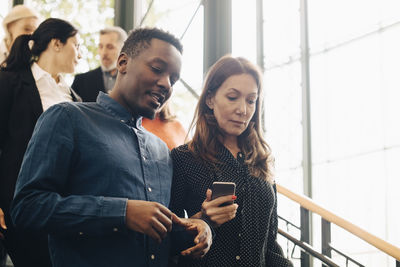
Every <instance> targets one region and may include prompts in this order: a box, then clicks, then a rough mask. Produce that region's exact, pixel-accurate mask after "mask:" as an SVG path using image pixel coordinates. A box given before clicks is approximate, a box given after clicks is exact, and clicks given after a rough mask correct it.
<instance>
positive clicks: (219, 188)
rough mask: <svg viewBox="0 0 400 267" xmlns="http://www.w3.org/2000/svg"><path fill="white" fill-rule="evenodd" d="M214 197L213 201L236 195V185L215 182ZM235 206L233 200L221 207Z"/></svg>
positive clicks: (213, 186) (213, 185)
mask: <svg viewBox="0 0 400 267" xmlns="http://www.w3.org/2000/svg"><path fill="white" fill-rule="evenodd" d="M211 190H212V195H211V200H213V199H216V198H217V197H222V196H228V195H235V190H236V184H235V183H231V182H214V183H213V184H212V188H211ZM230 204H233V200H232V201H229V202H226V203H224V204H222V205H221V206H226V205H230Z"/></svg>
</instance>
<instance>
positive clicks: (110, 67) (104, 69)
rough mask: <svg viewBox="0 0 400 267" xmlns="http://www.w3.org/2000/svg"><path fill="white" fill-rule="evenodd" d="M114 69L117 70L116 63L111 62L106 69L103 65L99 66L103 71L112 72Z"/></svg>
mask: <svg viewBox="0 0 400 267" xmlns="http://www.w3.org/2000/svg"><path fill="white" fill-rule="evenodd" d="M116 68H117V61H115V62H113V63H112V64H111V65H110V66H109V67H106V66H104V65H103V64H101V69H102V70H103V71H112V70H115V69H116Z"/></svg>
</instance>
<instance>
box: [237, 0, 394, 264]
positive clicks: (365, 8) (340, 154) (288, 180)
mask: <svg viewBox="0 0 400 267" xmlns="http://www.w3.org/2000/svg"><path fill="white" fill-rule="evenodd" d="M299 3H300V1H298V2H293V1H263V4H264V44H265V49H264V55H265V58H264V62H265V76H264V79H265V89H266V100H265V112H266V114H265V118H266V120H265V122H266V129H267V137H268V141H269V143H270V144H271V146H272V149H273V151H274V155H275V157H276V174H277V181H278V182H279V183H281V184H283V185H285V186H287V187H289V188H292V189H293V190H295V191H297V192H300V193H301V192H302V180H303V177H302V175H303V166H302V164H303V159H302V150H303V142H302V140H303V137H302V135H303V133H302V127H303V125H302V109H303V108H304V107H303V106H302V87H301V86H302V82H303V81H302V78H301V69H302V65H301V61H300V54H301V53H300V52H301V51H300V36H301V30H300V21H301V20H300V17H301V16H304V15H305V14H303V13H301V12H300V9H299ZM399 8H400V3H399V2H398V1H390V0H386V1H377V0H376V1H367V2H366V1H350V2H349V1H333V2H332V1H331V2H326V1H322V2H321V1H314V0H310V1H308V26H309V32H308V34H309V39H308V40H309V46H310V51H309V52H310V57H309V60H310V61H309V62H310V68H309V73H308V75H309V77H310V98H311V99H310V102H311V104H310V110H311V152H312V185H313V187H312V195H313V199H314V200H316V201H317V202H318V203H321V204H322V205H324V206H326V207H327V208H328V209H330V210H332V211H334V212H335V213H338V214H339V215H341V216H343V217H344V218H347V219H348V220H350V221H351V222H353V223H355V224H356V225H359V226H360V227H362V228H364V229H365V230H367V231H369V232H371V233H372V234H374V235H376V236H378V237H381V238H383V239H384V240H387V241H389V242H391V243H393V244H395V245H397V246H399V245H400V232H399V228H398V227H396V226H398V225H400V215H399V213H398V211H397V209H398V208H396V207H395V206H396V205H395V203H399V202H400V197H399V194H398V193H397V192H396V190H397V189H398V188H400V179H399V178H400V167H399V165H398V164H396V163H395V162H396V161H398V158H399V156H400V124H399V123H398V121H400V105H398V103H397V102H398V99H400V90H399V88H400V78H399V77H400V76H399V75H398V70H399V69H400V50H399V47H400V46H399V45H400V38H399V36H400V15H399V13H398V12H397V10H399ZM243 15H244V14H243V13H241V14H240V16H241V19H242V21H246V20H247V19H246V18H245V17H243ZM253 16H254V15H252V16H251V17H249V18H248V20H252V19H253ZM234 31H235V29H234ZM254 42H255V40H253V45H254ZM249 49H250V48H249ZM253 49H254V48H253ZM287 204H288V203H287ZM288 205H289V204H288ZM279 206H280V207H279V211H278V212H279V213H280V214H281V215H283V216H289V217H291V216H292V215H291V213H290V212H289V211H287V210H286V207H287V205H286V203H285V200H284V198H283V199H282V201H280V203H279ZM315 222H317V221H315ZM318 223H319V222H318ZM314 227H315V229H314V234H315V236H319V235H320V233H319V232H318V231H319V225H318V224H317V223H315V224H314ZM332 243H333V245H335V246H337V247H339V248H341V249H342V250H343V251H346V252H349V253H350V254H351V256H354V257H355V258H356V259H357V260H359V261H360V262H361V263H363V264H365V265H366V266H394V260H393V259H392V258H391V257H387V256H385V254H384V253H381V252H379V251H377V250H376V249H374V248H372V247H371V246H369V245H366V244H365V242H363V241H360V240H358V239H356V238H352V237H351V236H350V234H348V233H347V232H345V231H342V230H340V229H337V228H335V227H334V228H333V229H332ZM314 244H315V246H316V247H319V240H318V238H316V237H315V238H314ZM333 256H334V257H335V259H337V260H339V259H340V257H337V255H333ZM339 262H340V260H339ZM342 263H343V262H342Z"/></svg>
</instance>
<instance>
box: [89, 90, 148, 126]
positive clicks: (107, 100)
mask: <svg viewBox="0 0 400 267" xmlns="http://www.w3.org/2000/svg"><path fill="white" fill-rule="evenodd" d="M96 102H97V104H99V105H100V106H102V107H103V108H104V109H105V110H107V111H108V112H109V113H111V114H112V115H113V116H114V117H116V118H117V119H118V120H120V121H121V122H122V123H126V124H129V125H132V126H135V127H136V128H138V127H141V126H142V117H138V118H135V117H132V115H131V114H130V113H129V111H128V110H127V109H126V108H124V107H123V106H121V104H119V103H118V102H117V101H115V100H114V99H112V98H111V97H110V96H109V95H108V94H105V93H104V92H101V91H100V92H99V95H98V96H97V100H96Z"/></svg>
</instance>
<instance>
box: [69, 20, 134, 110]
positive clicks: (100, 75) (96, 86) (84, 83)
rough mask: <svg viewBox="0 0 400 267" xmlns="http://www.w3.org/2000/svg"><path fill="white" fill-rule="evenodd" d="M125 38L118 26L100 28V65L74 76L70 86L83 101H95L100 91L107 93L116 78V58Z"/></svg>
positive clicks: (123, 32)
mask: <svg viewBox="0 0 400 267" xmlns="http://www.w3.org/2000/svg"><path fill="white" fill-rule="evenodd" d="M126 38H127V34H126V32H125V31H124V30H123V29H122V28H120V27H116V26H115V27H108V28H105V29H102V30H100V40H99V47H98V52H99V56H100V62H101V65H100V67H98V68H96V69H94V70H91V71H88V72H86V73H82V74H79V75H76V76H75V80H74V82H73V84H72V86H71V87H72V88H73V89H74V90H75V91H76V92H77V93H78V94H79V95H80V96H81V97H82V100H83V101H84V102H95V101H96V98H97V95H98V94H99V92H100V91H102V92H104V93H108V92H109V91H110V90H111V89H112V88H113V87H114V84H115V80H116V78H117V68H116V67H117V59H118V55H119V52H120V51H121V48H122V46H123V44H124V42H125V40H126Z"/></svg>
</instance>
